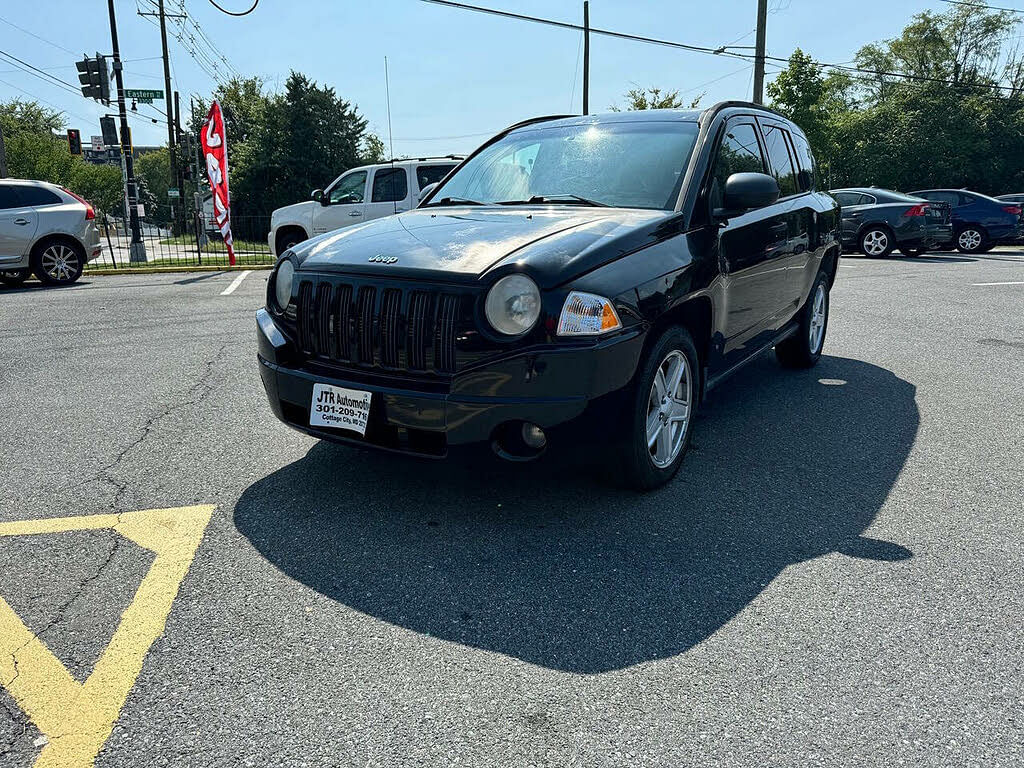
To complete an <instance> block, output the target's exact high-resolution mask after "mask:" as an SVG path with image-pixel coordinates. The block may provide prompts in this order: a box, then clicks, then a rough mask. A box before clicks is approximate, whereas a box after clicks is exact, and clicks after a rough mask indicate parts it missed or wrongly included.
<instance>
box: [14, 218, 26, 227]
mask: <svg viewBox="0 0 1024 768" xmlns="http://www.w3.org/2000/svg"><path fill="white" fill-rule="evenodd" d="M14 223H15V224H21V225H22V226H24V225H25V224H28V219H22V218H17V219H15V220H14Z"/></svg>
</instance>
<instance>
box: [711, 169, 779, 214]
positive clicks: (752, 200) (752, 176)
mask: <svg viewBox="0 0 1024 768" xmlns="http://www.w3.org/2000/svg"><path fill="white" fill-rule="evenodd" d="M780 194H781V192H780V190H779V182H778V181H776V180H775V177H774V176H769V175H768V174H766V173H734V174H733V175H732V176H730V177H729V178H728V179H726V180H725V189H724V190H723V194H722V207H721V208H716V209H715V210H714V211H713V213H714V216H715V218H716V219H728V218H731V217H733V216H739V215H741V214H744V213H746V212H747V211H752V210H754V209H756V208H764V207H765V206H766V205H771V204H772V203H774V202H775V201H776V200H778V199H779V195H780Z"/></svg>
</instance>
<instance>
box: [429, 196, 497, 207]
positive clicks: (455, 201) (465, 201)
mask: <svg viewBox="0 0 1024 768" xmlns="http://www.w3.org/2000/svg"><path fill="white" fill-rule="evenodd" d="M435 205H437V206H440V205H488V203H481V202H480V201H479V200H470V199H469V198H467V197H442V198H441V199H440V200H432V201H430V202H429V203H427V204H426V205H425V206H423V207H424V208H433V207H434V206H435Z"/></svg>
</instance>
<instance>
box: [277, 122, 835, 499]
mask: <svg viewBox="0 0 1024 768" xmlns="http://www.w3.org/2000/svg"><path fill="white" fill-rule="evenodd" d="M839 254H840V221H839V207H838V205H837V204H836V202H835V200H834V199H833V198H831V197H829V196H828V195H827V194H824V193H822V192H819V191H818V190H817V188H816V173H815V166H814V159H813V156H812V154H811V149H810V147H809V146H808V143H807V139H806V138H805V136H804V134H803V133H802V132H801V131H800V129H799V128H798V127H797V126H795V125H794V124H793V123H791V122H789V121H788V120H786V119H785V118H783V117H781V116H780V115H778V114H775V113H774V112H772V111H770V110H768V109H765V108H764V107H759V106H756V105H753V104H747V103H742V102H725V103H721V104H717V105H715V106H714V107H711V108H709V109H705V110H690V111H687V110H651V111H643V112H628V113H627V112H621V113H615V114H610V115H596V116H595V115H587V116H583V117H547V118H540V119H536V120H529V121H526V122H523V123H519V124H518V125H514V126H512V127H511V128H509V129H508V130H506V131H504V132H503V133H501V134H499V135H498V136H496V137H495V138H493V139H491V140H490V141H488V142H487V143H486V144H484V145H483V146H482V147H480V148H479V149H478V150H477V151H476V152H474V153H473V154H472V155H471V156H470V157H468V158H467V159H466V160H465V161H464V162H462V164H461V165H459V166H458V167H457V168H456V169H454V170H453V171H452V172H451V173H450V174H449V175H448V176H447V177H446V178H445V179H444V180H443V181H441V182H440V184H439V185H438V186H437V187H436V188H435V189H434V190H433V191H432V192H431V193H430V194H429V195H428V196H427V197H425V198H424V200H423V202H422V203H421V204H420V206H419V207H418V208H417V209H416V210H413V211H409V212H407V213H403V214H400V215H397V216H392V217H389V218H386V219H378V220H376V221H372V222H367V223H366V224H363V225H357V226H353V227H348V228H345V229H341V230H337V231H335V232H331V233H328V234H326V235H322V236H320V237H317V238H314V239H312V240H308V241H306V242H304V243H302V244H301V245H298V246H296V247H294V248H293V249H291V250H290V251H288V252H286V253H284V254H283V255H282V256H281V258H280V260H279V262H278V264H277V267H276V268H275V271H274V272H273V274H272V276H271V279H270V281H269V284H268V291H267V306H266V308H265V309H262V310H260V311H259V312H258V314H257V336H258V340H259V368H260V374H261V375H262V378H263V383H264V386H265V387H266V391H267V395H268V397H269V398H270V404H271V407H272V408H273V410H274V413H275V414H276V415H277V416H278V418H280V419H281V420H283V421H284V422H285V423H287V424H288V425H290V426H292V427H295V428H296V429H299V430H301V431H303V432H306V433H308V434H310V435H314V436H316V437H319V438H325V439H329V440H336V441H340V442H345V443H351V444H358V445H368V446H374V447H378V448H384V449H390V450H393V451H400V452H404V453H412V454H418V455H423V456H433V457H441V456H445V455H447V454H448V452H449V449H452V448H455V447H457V446H463V445H468V444H475V443H483V444H488V443H489V444H490V445H491V446H492V447H493V449H494V450H495V451H496V452H497V453H498V454H499V455H501V456H503V457H505V458H509V459H515V460H523V459H530V458H535V457H537V456H539V455H541V454H542V453H543V452H544V450H545V448H546V447H547V446H549V445H550V446H552V447H555V446H556V445H557V444H559V443H561V444H563V445H567V446H569V447H570V448H572V449H575V450H576V451H585V452H601V453H605V454H607V452H608V451H611V452H612V456H613V458H614V460H615V461H616V462H617V465H618V467H619V468H620V469H621V470H622V472H623V473H624V474H625V476H626V477H627V478H628V479H629V481H630V482H631V484H632V485H634V486H636V487H639V488H652V487H655V486H657V485H660V484H661V483H664V482H666V481H667V480H668V479H669V478H671V477H672V475H673V474H674V473H675V472H676V470H677V469H678V467H679V465H680V463H681V461H682V458H683V454H684V453H685V451H686V447H687V443H688V442H689V438H690V432H691V429H692V425H693V421H694V414H695V412H696V410H697V408H698V407H699V405H700V403H701V400H702V398H703V396H704V394H705V392H707V390H709V389H710V388H711V387H713V386H714V385H715V384H717V383H718V382H720V381H722V379H723V378H725V377H726V376H728V375H729V374H730V373H732V372H733V371H735V370H736V369H737V368H738V367H739V366H741V365H742V364H743V363H745V362H747V361H749V360H751V359H752V358H754V357H755V356H757V355H759V354H760V353H761V352H763V351H764V350H766V349H767V348H769V347H772V346H774V347H775V353H776V355H777V357H778V359H779V360H780V361H781V362H782V363H783V364H784V365H787V366H793V367H806V366H811V365H813V364H814V363H815V362H816V361H817V360H818V357H819V356H820V355H821V349H822V344H823V342H824V338H825V329H826V325H827V322H828V308H829V289H830V288H831V286H832V283H833V280H834V279H835V274H836V268H837V266H838V261H839Z"/></svg>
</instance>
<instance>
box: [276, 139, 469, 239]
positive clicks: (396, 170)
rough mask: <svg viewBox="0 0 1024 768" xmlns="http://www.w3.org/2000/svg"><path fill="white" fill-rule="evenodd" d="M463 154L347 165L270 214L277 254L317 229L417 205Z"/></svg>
mask: <svg viewBox="0 0 1024 768" xmlns="http://www.w3.org/2000/svg"><path fill="white" fill-rule="evenodd" d="M462 160H463V157H462V155H445V156H444V157H420V158H413V159H405V160H395V161H394V162H392V163H380V164H379V165H363V166H360V167H358V168H352V169H351V170H348V171H345V173H343V174H341V176H339V177H338V178H336V179H335V180H334V181H333V182H331V185H330V186H329V187H327V189H317V190H314V191H313V194H312V199H311V200H307V201H305V202H302V203H295V204H294V205H286V206H285V207H283V208H278V209H277V210H276V211H274V212H273V214H271V216H270V234H269V235H268V237H267V240H268V242H269V243H270V251H271V253H273V254H274V255H275V256H279V255H281V254H282V253H284V252H285V251H286V250H287V249H288V248H291V247H292V246H293V245H295V244H296V243H301V242H302V241H303V240H306V239H308V238H310V237H313V236H314V235H320V234H323V233H324V232H330V231H331V230H335V229H341V228H342V227H347V226H350V225H352V224H358V223H359V222H362V221H369V220H370V219H379V218H381V217H382V216H390V215H391V214H394V213H401V212H402V211H407V210H409V209H410V208H415V207H416V206H417V205H418V204H419V201H420V198H421V197H422V196H423V190H424V188H425V187H427V186H429V185H431V184H435V183H436V182H438V181H440V180H441V179H443V178H444V177H445V176H447V175H448V172H449V171H450V170H451V169H452V168H454V167H455V166H456V165H458V164H459V163H460V162H462Z"/></svg>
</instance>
